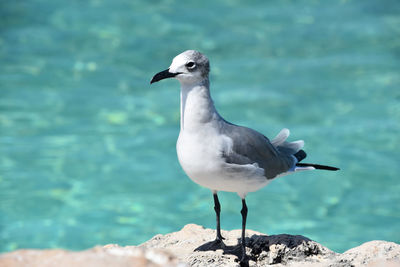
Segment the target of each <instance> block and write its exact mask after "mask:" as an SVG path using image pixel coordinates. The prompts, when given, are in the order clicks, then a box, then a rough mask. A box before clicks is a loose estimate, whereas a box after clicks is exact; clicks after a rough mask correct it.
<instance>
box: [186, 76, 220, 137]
mask: <svg viewBox="0 0 400 267" xmlns="http://www.w3.org/2000/svg"><path fill="white" fill-rule="evenodd" d="M217 116H219V115H218V113H217V111H216V110H215V107H214V103H213V100H212V99H211V95H210V89H209V81H208V79H205V80H203V81H201V82H199V83H195V84H190V85H189V84H181V131H197V130H198V129H199V128H200V127H202V126H203V125H204V124H206V123H210V122H212V121H213V120H215V118H216V117H217Z"/></svg>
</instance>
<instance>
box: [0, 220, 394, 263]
mask: <svg viewBox="0 0 400 267" xmlns="http://www.w3.org/2000/svg"><path fill="white" fill-rule="evenodd" d="M222 235H223V236H224V237H225V240H224V243H225V244H224V245H221V244H216V243H214V242H210V240H213V239H214V238H215V230H212V229H205V228H203V227H202V226H198V225H195V224H188V225H186V226H185V227H184V228H183V229H182V230H181V231H179V232H175V233H170V234H166V235H156V236H155V237H153V238H152V239H150V240H149V241H147V242H145V243H143V244H141V245H139V246H126V247H120V246H118V245H106V246H98V247H95V248H92V249H89V250H85V251H80V252H71V251H66V250H59V249H56V250H17V251H14V252H10V253H5V254H2V255H0V266H1V267H3V266H4V267H20V266H32V267H36V266H37V267H38V266H40V267H50V266H55V267H64V266H65V267H66V266H74V267H80V266H82V267H83V266H85V267H92V266H93V267H94V266H95V267H105V266H114V267H120V266H121V267H122V266H124V267H125V266H126V267H131V266H132V267H141V266H149V267H150V266H154V267H156V266H171V267H172V266H179V267H184V266H239V263H238V261H237V259H238V255H239V254H240V248H239V246H238V245H237V244H238V240H239V238H240V230H233V231H222ZM246 236H247V237H246V242H247V255H248V256H249V262H248V264H249V266H274V267H282V266H291V267H296V266H299V267H300V266H301V267H306V266H307V267H308V266H310V267H316V266H324V267H325V266H329V267H342V266H343V267H350V266H354V267H358V266H368V267H381V266H382V267H395V266H400V245H398V244H396V243H393V242H386V241H371V242H367V243H364V244H363V245H361V246H358V247H356V248H353V249H350V250H348V251H346V252H345V253H343V254H339V253H335V252H333V251H331V250H329V249H328V248H326V247H324V246H322V245H321V244H319V243H317V242H315V241H312V240H310V239H308V238H307V237H304V236H300V235H296V236H294V235H286V234H282V235H272V236H267V235H265V234H262V233H259V232H255V231H252V230H247V231H246Z"/></svg>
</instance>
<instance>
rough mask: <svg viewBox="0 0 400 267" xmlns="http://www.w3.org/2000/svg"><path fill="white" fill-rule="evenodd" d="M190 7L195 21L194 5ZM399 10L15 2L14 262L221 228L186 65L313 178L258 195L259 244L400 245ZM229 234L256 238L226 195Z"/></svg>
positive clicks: (4, 121)
mask: <svg viewBox="0 0 400 267" xmlns="http://www.w3.org/2000/svg"><path fill="white" fill-rule="evenodd" d="M180 2H181V3H180ZM399 14H400V3H399V2H398V1H395V0H393V1H373V0H368V1H367V0H365V1H345V0H343V1H252V2H251V4H250V2H244V1H228V0H226V1H218V3H215V1H197V2H190V1H185V2H184V1H173V0H171V1H132V0H129V1H128V0H116V1H105V0H92V1H77V0H76V1H52V0H35V1H33V0H32V1H24V0H20V1H2V2H1V3H0V251H10V250H14V249H18V248H47V247H62V248H68V249H74V250H77V249H84V248H88V247H91V246H94V245H96V244H108V243H119V244H121V245H136V244H139V243H141V242H144V241H145V240H147V239H149V238H150V237H152V236H153V235H155V234H158V233H167V232H171V231H177V230H179V229H180V228H182V227H183V225H185V224H187V223H197V224H201V225H204V226H206V227H213V228H214V227H215V225H214V222H215V217H214V216H215V215H214V211H213V208H212V206H213V203H212V195H211V193H210V191H209V190H207V189H204V188H201V187H199V186H197V185H196V184H194V183H193V182H191V181H190V180H189V179H188V178H187V177H186V176H185V174H184V173H183V171H182V170H181V168H180V166H179V164H178V161H177V159H176V152H175V142H176V138H177V136H178V132H179V84H178V82H177V81H174V80H169V81H163V82H162V83H158V84H154V85H152V86H150V85H149V81H150V79H151V77H152V76H153V75H154V74H155V73H156V72H158V71H161V70H163V69H165V68H167V67H168V66H169V64H170V61H171V59H172V58H173V57H174V56H175V55H176V54H178V53H180V52H182V51H184V50H186V49H197V50H200V51H202V52H204V53H205V54H206V55H208V57H209V58H210V60H211V68H212V75H211V83H212V95H213V97H214V100H215V103H216V106H217V108H218V110H219V112H220V113H221V114H222V115H223V116H224V117H225V118H226V119H227V120H229V121H232V122H234V123H237V124H241V125H246V126H249V127H253V128H255V129H257V130H259V131H261V132H262V133H264V134H265V135H267V136H270V137H272V136H274V135H275V134H277V133H278V131H279V130H280V129H281V128H283V127H287V128H290V130H291V132H292V135H291V140H297V139H304V140H305V141H306V147H305V148H306V150H307V152H308V155H309V158H308V162H316V163H322V164H330V165H335V166H339V167H340V168H341V169H342V170H341V171H340V172H323V171H314V172H303V173H299V174H296V175H292V176H286V177H284V178H281V179H277V180H275V181H274V182H272V183H271V184H270V185H268V186H267V187H266V188H264V189H262V190H260V191H258V192H256V193H252V194H249V196H248V197H247V203H248V207H249V215H248V228H250V229H253V230H258V231H261V232H265V233H268V234H280V233H290V234H302V235H305V236H308V237H310V238H312V239H314V240H316V241H318V242H320V243H322V244H324V245H325V246H328V247H329V248H331V249H333V250H335V251H338V252H342V251H345V250H347V249H349V248H351V247H353V246H356V245H359V244H361V243H363V242H366V241H369V240H374V239H384V240H390V241H395V242H400V224H399V219H400V194H399V192H400V180H399V178H400V177H399V173H400V163H399V160H400V136H399V132H400V90H399V87H400V71H399V70H400V15H399ZM220 201H221V205H222V227H223V228H224V229H236V228H240V226H241V216H240V212H239V211H240V208H241V202H240V198H239V197H238V196H237V195H235V194H231V193H221V194H220Z"/></svg>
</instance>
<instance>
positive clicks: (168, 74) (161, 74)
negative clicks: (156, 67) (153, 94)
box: [150, 69, 180, 84]
mask: <svg viewBox="0 0 400 267" xmlns="http://www.w3.org/2000/svg"><path fill="white" fill-rule="evenodd" d="M178 74H180V72H177V73H172V72H169V69H166V70H163V71H161V72H159V73H157V74H156V75H154V77H153V79H151V81H150V84H152V83H155V82H158V81H161V80H163V79H166V78H172V77H175V76H176V75H178Z"/></svg>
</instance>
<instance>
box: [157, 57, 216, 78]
mask: <svg viewBox="0 0 400 267" xmlns="http://www.w3.org/2000/svg"><path fill="white" fill-rule="evenodd" d="M209 72H210V63H209V61H208V58H207V57H206V56H205V55H203V54H202V53H200V52H198V51H195V50H187V51H185V52H183V53H181V54H179V55H177V56H176V57H175V58H174V59H173V60H172V63H171V66H170V67H169V68H168V69H166V70H164V71H162V72H159V73H157V74H156V75H154V77H153V79H152V80H151V82H150V83H154V82H158V81H160V80H162V79H166V78H172V77H174V78H176V79H178V80H179V81H180V82H181V84H198V83H201V82H203V81H204V80H208V73H209Z"/></svg>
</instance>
